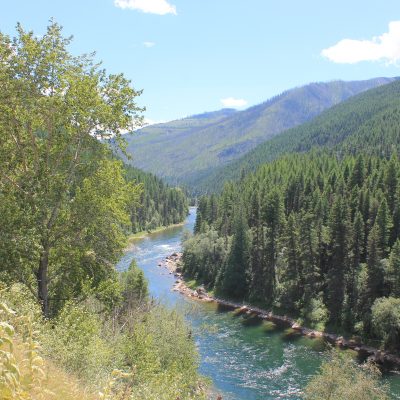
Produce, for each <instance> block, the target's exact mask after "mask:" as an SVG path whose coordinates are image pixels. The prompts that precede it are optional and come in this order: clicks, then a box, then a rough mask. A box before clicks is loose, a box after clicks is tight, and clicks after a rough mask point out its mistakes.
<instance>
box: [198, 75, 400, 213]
mask: <svg viewBox="0 0 400 400" xmlns="http://www.w3.org/2000/svg"><path fill="white" fill-rule="evenodd" d="M399 91H400V82H399V81H398V80H395V81H394V82H392V83H388V84H387V85H383V86H380V87H376V88H375V89H371V90H368V91H366V92H365V93H361V94H358V95H356V96H354V97H352V98H350V99H349V100H347V101H345V102H343V103H341V104H338V105H336V106H333V107H331V108H330V109H328V110H326V111H324V112H322V113H321V115H319V116H317V117H315V118H314V119H312V120H311V121H310V122H306V123H303V124H302V125H300V126H298V127H295V128H292V129H288V130H286V131H284V132H282V133H280V134H279V135H277V136H276V137H274V138H272V139H270V140H266V141H264V143H261V144H259V145H258V146H257V147H255V148H254V149H253V150H251V151H248V152H247V153H246V154H244V155H243V156H242V157H240V158H238V159H237V160H233V161H232V162H229V163H227V165H221V166H219V167H217V168H213V169H212V170H211V171H209V172H208V173H207V174H204V175H203V176H201V177H199V178H198V179H197V180H196V181H195V182H193V183H192V184H194V185H195V186H196V190H197V191H199V192H200V193H201V192H203V193H204V192H206V193H209V192H215V191H220V190H221V188H222V187H223V184H224V182H227V181H229V180H235V181H237V180H239V179H240V177H241V174H242V173H243V172H242V171H245V172H246V173H249V172H252V171H255V170H256V169H257V168H258V167H259V166H260V165H262V164H263V163H266V162H271V161H273V160H276V159H278V158H279V157H282V156H283V155H285V154H293V153H304V152H308V151H311V150H312V149H314V150H318V151H329V152H330V154H332V155H340V156H342V157H343V156H345V155H354V154H358V153H359V152H360V151H362V152H363V153H364V154H369V155H376V156H384V157H388V158H389V157H390V156H391V154H392V153H393V152H395V153H397V154H399V151H398V148H399V144H400V137H399V131H398V125H399V123H400V112H399V107H400V100H399ZM360 161H361V164H359V166H358V167H357V168H356V169H355V170H354V171H353V172H352V174H351V179H352V186H353V185H354V184H358V183H360V182H361V180H362V179H363V176H364V174H365V173H367V172H368V171H366V170H364V167H366V165H367V164H365V163H364V164H363V162H362V160H360ZM392 170H393V169H392ZM386 180H389V181H390V182H392V183H393V184H396V181H395V180H393V179H392V178H391V174H390V173H389V174H388V175H387V176H386ZM389 181H387V183H389ZM392 187H393V186H392ZM391 193H392V194H391V199H392V200H390V199H389V201H388V205H389V204H390V205H391V206H392V207H393V193H394V192H393V191H392V190H391Z"/></svg>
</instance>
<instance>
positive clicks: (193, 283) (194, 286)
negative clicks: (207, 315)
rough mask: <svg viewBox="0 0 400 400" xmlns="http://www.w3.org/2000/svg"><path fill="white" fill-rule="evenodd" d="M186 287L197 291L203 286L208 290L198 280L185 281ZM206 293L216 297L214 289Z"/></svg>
mask: <svg viewBox="0 0 400 400" xmlns="http://www.w3.org/2000/svg"><path fill="white" fill-rule="evenodd" d="M185 285H186V286H187V287H188V288H189V289H192V290H196V289H197V288H198V287H199V286H203V287H204V289H206V287H205V286H204V284H203V283H202V282H201V281H198V280H197V279H191V280H188V281H187V280H185ZM206 293H207V294H208V295H209V296H210V297H214V294H215V293H214V289H212V290H207V289H206Z"/></svg>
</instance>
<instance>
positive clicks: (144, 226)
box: [125, 165, 188, 233]
mask: <svg viewBox="0 0 400 400" xmlns="http://www.w3.org/2000/svg"><path fill="white" fill-rule="evenodd" d="M125 178H126V180H127V181H134V182H136V183H140V184H142V187H143V190H142V193H141V196H140V201H139V202H138V203H132V204H131V208H130V219H131V224H132V226H131V230H132V232H133V233H137V232H141V231H145V230H146V231H151V230H153V229H155V228H158V227H161V226H168V225H172V224H177V223H180V222H182V221H183V220H184V219H185V218H186V216H187V214H188V200H187V197H186V195H185V193H184V192H183V191H182V190H181V189H180V188H172V187H169V186H168V185H167V184H165V183H164V182H163V181H162V180H161V179H160V178H157V177H156V176H155V175H153V174H150V173H148V172H144V171H142V170H140V169H138V168H135V167H132V166H130V165H125Z"/></svg>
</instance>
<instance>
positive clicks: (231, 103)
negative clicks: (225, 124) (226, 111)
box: [221, 97, 247, 108]
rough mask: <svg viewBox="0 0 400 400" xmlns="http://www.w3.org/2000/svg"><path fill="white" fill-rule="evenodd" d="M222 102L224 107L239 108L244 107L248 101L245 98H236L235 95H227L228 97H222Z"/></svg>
mask: <svg viewBox="0 0 400 400" xmlns="http://www.w3.org/2000/svg"><path fill="white" fill-rule="evenodd" d="M221 103H222V105H223V106H224V107H229V108H239V107H244V106H245V105H246V104H247V101H246V100H244V99H235V98H234V97H227V98H226V99H221Z"/></svg>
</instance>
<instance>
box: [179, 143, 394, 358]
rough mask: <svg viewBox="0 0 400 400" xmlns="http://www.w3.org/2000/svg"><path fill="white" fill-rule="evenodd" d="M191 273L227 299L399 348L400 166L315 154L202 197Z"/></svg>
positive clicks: (188, 266) (286, 159) (188, 250)
mask: <svg viewBox="0 0 400 400" xmlns="http://www.w3.org/2000/svg"><path fill="white" fill-rule="evenodd" d="M195 233H196V235H195V236H194V237H192V238H190V239H189V240H187V241H186V242H185V244H184V254H183V260H184V272H185V273H186V275H187V276H188V277H191V278H192V277H194V278H196V279H197V280H198V281H201V282H203V283H204V284H205V285H207V286H208V287H209V288H213V289H214V290H216V292H217V294H218V295H219V296H223V297H228V298H233V299H236V300H243V299H245V300H247V301H250V302H253V303H255V304H260V305H262V306H263V307H268V308H272V309H274V310H275V311H276V312H277V313H280V314H286V313H288V314H289V315H290V314H291V315H292V316H294V317H296V318H299V320H300V321H302V322H304V323H305V324H307V325H308V326H312V327H316V328H318V329H325V328H327V329H329V330H330V331H332V330H333V331H338V330H342V332H343V331H345V332H348V333H353V334H354V333H357V334H361V335H364V336H365V337H368V338H375V339H379V340H381V341H382V343H384V344H385V346H386V348H387V349H389V350H392V351H400V334H399V330H398V322H395V321H398V319H397V318H399V317H398V316H399V310H400V309H399V305H400V162H399V159H398V157H397V155H396V154H394V155H392V156H391V157H390V158H389V159H388V158H382V157H377V156H373V155H363V154H359V155H357V156H352V155H350V156H346V157H345V158H342V157H341V156H340V155H339V157H338V156H337V155H332V154H327V153H325V154H324V153H322V152H315V151H313V152H311V153H309V154H289V155H286V156H283V157H281V158H280V159H278V160H275V161H273V162H271V163H268V164H264V165H263V166H262V167H261V168H260V169H259V170H258V171H257V172H256V173H254V174H249V175H248V176H247V177H245V178H244V179H242V180H241V181H240V182H239V183H238V184H234V183H228V184H227V185H226V186H225V188H224V190H223V191H222V193H221V195H219V196H216V195H212V196H211V197H209V198H206V197H203V198H202V199H201V200H200V203H199V208H198V213H197V221H196V226H195Z"/></svg>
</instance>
